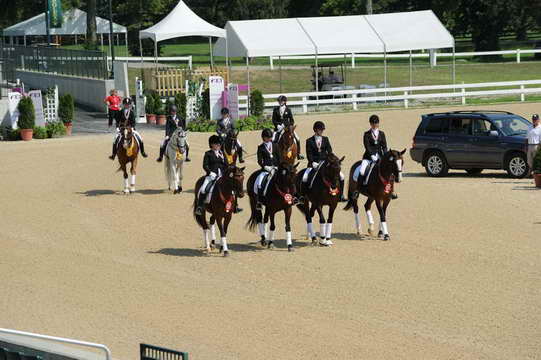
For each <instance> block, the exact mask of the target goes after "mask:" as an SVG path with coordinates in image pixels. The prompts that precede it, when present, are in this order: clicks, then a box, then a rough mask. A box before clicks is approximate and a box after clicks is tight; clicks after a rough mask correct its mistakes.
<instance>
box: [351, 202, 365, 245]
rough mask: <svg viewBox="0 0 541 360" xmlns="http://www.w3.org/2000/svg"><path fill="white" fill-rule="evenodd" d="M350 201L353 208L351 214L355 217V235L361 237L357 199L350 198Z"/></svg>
mask: <svg viewBox="0 0 541 360" xmlns="http://www.w3.org/2000/svg"><path fill="white" fill-rule="evenodd" d="M350 201H351V202H352V204H353V205H352V206H353V214H354V216H355V228H356V230H357V235H359V236H360V235H361V234H362V227H361V216H360V215H359V203H358V201H359V199H358V198H354V197H352V196H350Z"/></svg>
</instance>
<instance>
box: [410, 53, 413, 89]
mask: <svg viewBox="0 0 541 360" xmlns="http://www.w3.org/2000/svg"><path fill="white" fill-rule="evenodd" d="M412 86H413V60H412V54H411V50H410V87H412Z"/></svg>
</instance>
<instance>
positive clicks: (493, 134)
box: [488, 130, 500, 137]
mask: <svg viewBox="0 0 541 360" xmlns="http://www.w3.org/2000/svg"><path fill="white" fill-rule="evenodd" d="M488 135H489V136H496V137H497V136H500V134H499V133H498V132H497V131H496V130H491V131H490V132H489V133H488Z"/></svg>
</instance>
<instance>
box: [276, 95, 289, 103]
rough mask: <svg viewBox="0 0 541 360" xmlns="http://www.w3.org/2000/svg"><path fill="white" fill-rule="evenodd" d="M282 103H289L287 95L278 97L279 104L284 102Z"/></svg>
mask: <svg viewBox="0 0 541 360" xmlns="http://www.w3.org/2000/svg"><path fill="white" fill-rule="evenodd" d="M282 101H284V102H287V97H286V96H285V95H280V96H278V102H282Z"/></svg>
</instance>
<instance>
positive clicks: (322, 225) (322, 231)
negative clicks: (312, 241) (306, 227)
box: [316, 205, 329, 246]
mask: <svg viewBox="0 0 541 360" xmlns="http://www.w3.org/2000/svg"><path fill="white" fill-rule="evenodd" d="M316 211H317V214H318V216H319V245H323V246H329V244H328V243H327V240H326V239H325V237H326V235H327V222H326V221H325V215H324V214H323V209H322V206H321V205H319V206H317V207H316Z"/></svg>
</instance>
